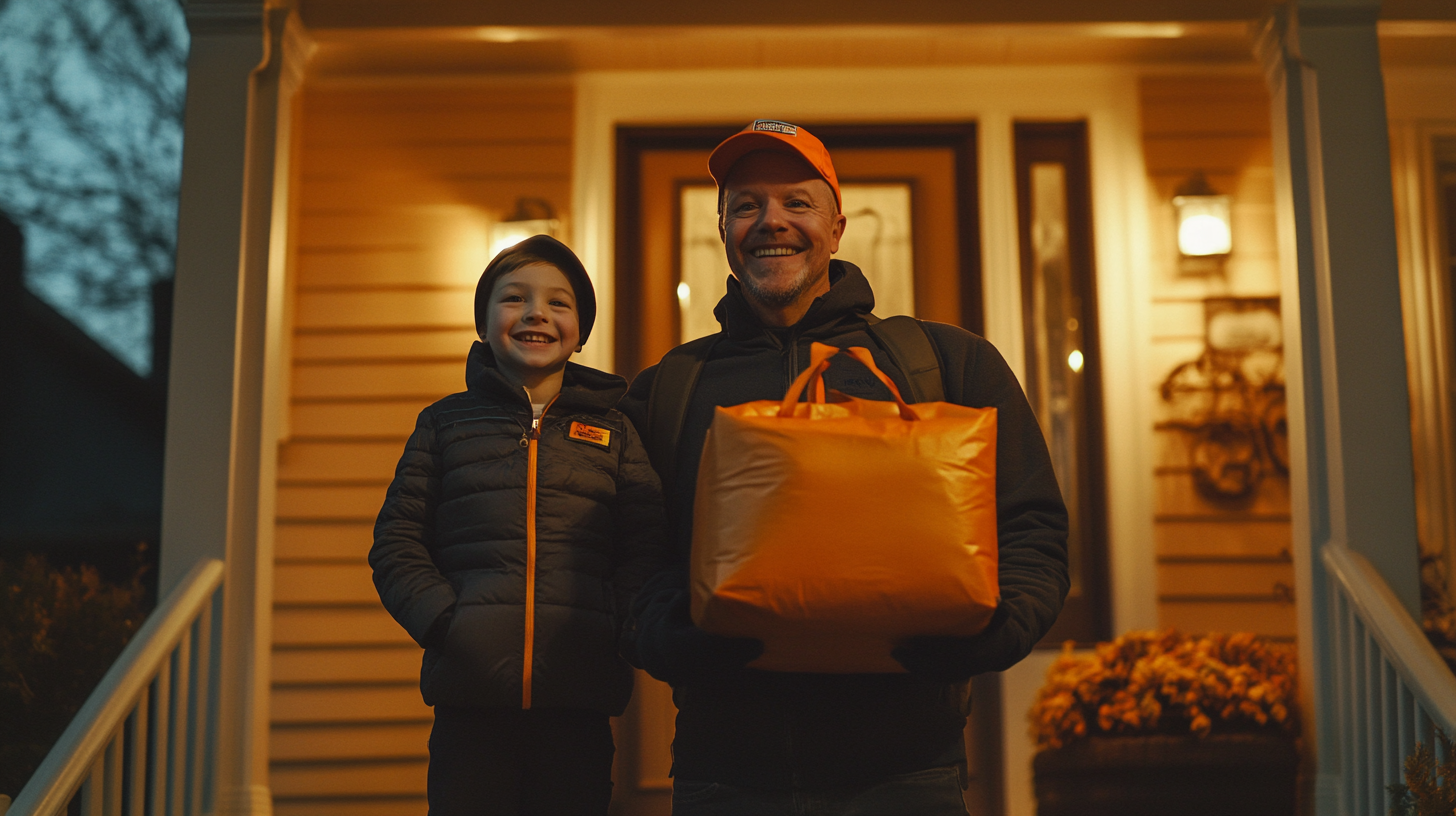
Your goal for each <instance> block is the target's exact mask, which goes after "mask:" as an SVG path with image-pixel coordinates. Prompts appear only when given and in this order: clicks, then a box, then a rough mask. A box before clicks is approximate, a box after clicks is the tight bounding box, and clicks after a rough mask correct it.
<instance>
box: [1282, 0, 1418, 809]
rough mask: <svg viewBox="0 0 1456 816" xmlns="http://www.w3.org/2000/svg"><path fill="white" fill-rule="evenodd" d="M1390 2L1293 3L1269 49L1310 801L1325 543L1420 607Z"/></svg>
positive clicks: (1330, 791)
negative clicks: (1385, 17)
mask: <svg viewBox="0 0 1456 816" xmlns="http://www.w3.org/2000/svg"><path fill="white" fill-rule="evenodd" d="M1379 11H1380V0H1295V2H1290V3H1287V4H1285V5H1283V6H1281V7H1279V8H1277V9H1276V10H1275V12H1274V13H1273V15H1272V16H1271V18H1270V19H1268V20H1266V21H1265V23H1264V25H1263V27H1262V30H1261V31H1260V43H1259V50H1260V53H1261V56H1262V58H1263V61H1264V65H1265V68H1266V71H1267V74H1268V78H1269V83H1270V89H1271V92H1272V98H1273V130H1274V163H1275V190H1276V196H1277V201H1278V207H1277V210H1278V213H1277V214H1278V219H1279V232H1280V235H1279V249H1280V261H1281V267H1282V269H1283V286H1282V290H1283V299H1284V310H1283V311H1284V315H1285V329H1284V346H1285V366H1286V379H1287V394H1288V409H1289V444H1290V467H1291V471H1292V472H1291V487H1292V496H1291V510H1292V513H1293V532H1294V541H1293V555H1294V565H1295V578H1296V582H1297V586H1296V593H1297V595H1296V602H1297V604H1298V611H1299V646H1300V650H1299V651H1300V675H1301V684H1302V685H1303V689H1302V692H1303V694H1302V698H1303V699H1304V700H1305V701H1307V703H1308V704H1309V706H1310V707H1311V708H1313V709H1314V710H1312V711H1306V712H1305V722H1306V728H1307V729H1310V730H1311V731H1313V732H1315V733H1309V734H1307V737H1309V738H1310V742H1309V744H1310V745H1311V746H1312V747H1314V748H1315V752H1314V753H1315V757H1314V760H1313V767H1311V768H1309V770H1310V771H1311V772H1313V773H1314V775H1315V791H1314V793H1315V811H1316V812H1317V813H1319V814H1334V813H1336V812H1337V808H1338V807H1339V798H1338V791H1337V788H1336V785H1337V784H1338V774H1339V752H1340V750H1341V746H1340V745H1338V742H1337V735H1336V734H1334V733H1333V728H1332V727H1330V726H1331V725H1332V724H1333V722H1334V714H1333V712H1334V708H1333V706H1334V704H1335V701H1334V700H1333V689H1332V684H1331V683H1329V682H1323V681H1327V680H1328V679H1329V678H1330V677H1331V676H1332V672H1331V667H1330V666H1331V664H1330V654H1331V650H1330V638H1331V630H1330V626H1331V622H1330V612H1329V607H1328V599H1327V597H1326V587H1327V584H1326V578H1325V571H1324V568H1323V563H1322V561H1321V559H1320V551H1321V550H1322V549H1323V548H1324V547H1348V548H1350V549H1351V550H1354V551H1356V552H1359V553H1360V554H1361V555H1363V556H1365V557H1366V558H1367V559H1369V560H1370V562H1371V563H1372V564H1374V565H1375V567H1376V568H1377V569H1378V570H1379V571H1380V574H1381V575H1382V576H1383V577H1384V579H1385V581H1386V582H1387V583H1388V584H1389V585H1390V587H1391V589H1392V590H1393V591H1394V592H1395V594H1396V595H1397V597H1399V598H1400V600H1401V602H1402V604H1403V605H1404V606H1405V608H1406V610H1407V611H1408V612H1410V614H1411V615H1412V616H1418V615H1419V608H1420V585H1419V566H1418V550H1417V541H1416V522H1415V494H1414V477H1413V473H1412V463H1411V436H1410V412H1409V407H1408V402H1409V400H1408V392H1407V390H1406V389H1407V385H1406V383H1407V380H1406V367H1405V345H1404V339H1403V333H1402V332H1403V329H1402V322H1401V311H1400V278H1399V272H1398V268H1397V263H1396V235H1395V215H1394V212H1395V210H1394V201H1393V194H1392V189H1391V176H1390V146H1389V137H1388V131H1387V126H1386V116H1385V91H1384V82H1383V78H1382V74H1381V69H1380V52H1379V43H1378V41H1377V38H1376V29H1375V23H1376V18H1377V16H1378V15H1379Z"/></svg>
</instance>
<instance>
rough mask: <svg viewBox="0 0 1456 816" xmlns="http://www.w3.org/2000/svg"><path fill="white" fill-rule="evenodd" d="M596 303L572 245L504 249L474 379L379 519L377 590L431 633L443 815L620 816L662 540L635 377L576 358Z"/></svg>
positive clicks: (419, 438) (489, 279) (407, 467)
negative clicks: (626, 401) (632, 661)
mask: <svg viewBox="0 0 1456 816" xmlns="http://www.w3.org/2000/svg"><path fill="white" fill-rule="evenodd" d="M595 317H596V297H595V294H594V292H593V290H592V285H591V280H590V278H588V277H587V274H586V270H585V269H584V268H582V265H581V261H579V260H578V259H577V257H576V256H575V255H574V254H573V253H572V252H571V250H570V249H568V248H567V247H566V246H565V245H564V244H562V243H561V242H559V241H556V240H555V239H553V238H550V237H548V236H545V235H537V236H535V237H533V238H528V239H526V240H525V241H523V242H521V243H519V244H517V245H515V246H514V247H511V248H509V249H507V250H504V251H503V252H501V253H500V254H499V255H497V256H496V257H495V259H494V260H492V261H491V262H490V265H489V266H487V267H486V268H485V272H484V273H483V274H482V275H481V277H480V282H479V284H478V285H477V287H476V291H475V325H476V333H477V334H478V335H479V336H480V340H481V341H480V342H478V343H475V344H474V345H473V346H472V347H471V349H470V355H469V358H468V360H467V362H466V369H465V380H466V385H467V387H468V390H466V391H464V392H461V393H459V394H452V395H451V396H448V397H445V398H444V399H442V400H440V401H439V402H436V403H435V404H434V405H431V406H430V407H428V408H426V409H425V410H424V411H423V412H421V413H420V416H419V420H418V421H417V423H416V425H415V431H414V433H413V434H412V435H411V436H410V439H409V441H408V442H407V443H406V444H405V450H404V455H403V456H401V457H400V461H399V466H398V468H397V469H396V471H395V477H394V481H393V483H391V484H390V486H389V492H388V494H387V495H386V497H385V500H384V507H383V508H382V509H381V510H380V512H379V519H378V521H377V522H376V524H375V527H374V546H373V548H372V549H371V550H370V551H369V563H370V565H371V566H373V568H374V584H375V586H376V587H377V588H378V590H379V597H380V599H381V600H382V601H383V602H384V606H385V607H386V608H387V609H388V610H389V612H390V614H391V615H393V616H394V618H395V620H397V621H398V622H399V623H400V625H402V626H403V627H404V628H405V629H406V630H407V631H408V632H409V634H410V636H411V637H413V638H414V639H415V640H416V641H417V642H418V643H419V644H420V645H421V646H423V647H425V656H424V665H423V668H422V669H421V673H420V690H421V692H422V693H423V694H424V698H425V703H426V704H428V705H432V706H434V707H435V724H434V728H433V729H432V731H431V733H430V768H429V781H428V794H429V802H430V814H431V816H454V814H471V815H472V816H475V815H476V814H487V813H489V814H516V813H531V814H547V813H561V814H590V813H598V814H605V813H606V812H607V804H608V802H609V800H610V798H611V789H612V782H611V765H612V754H613V751H614V748H613V745H612V734H611V730H610V727H609V723H608V718H609V717H610V716H615V715H619V714H621V713H622V711H623V709H624V708H625V707H626V705H627V700H628V698H629V697H630V696H631V693H632V673H631V669H630V668H629V666H628V665H627V663H626V662H625V661H624V660H623V659H622V657H621V656H620V655H619V654H618V636H619V634H620V625H621V621H622V618H623V616H624V615H625V614H626V611H627V609H628V604H629V603H630V601H631V599H632V596H633V594H634V593H635V592H636V591H637V589H638V588H639V587H640V586H641V584H642V581H643V580H644V579H645V578H646V577H647V576H648V575H650V574H652V572H653V571H655V570H656V569H657V568H658V567H659V566H660V565H661V563H662V562H663V559H664V557H665V551H664V549H663V548H664V546H665V545H664V522H663V516H662V498H661V493H660V489H659V486H658V481H657V476H656V474H655V473H654V472H653V470H652V467H651V465H649V464H648V461H647V453H646V451H645V450H644V449H643V447H642V443H641V441H640V440H639V438H638V436H637V432H636V431H635V430H634V429H633V428H632V425H631V423H629V422H628V421H627V420H626V418H625V417H623V416H622V415H621V414H620V413H618V412H617V411H616V410H615V409H613V407H612V406H613V405H615V404H616V402H617V398H618V397H620V396H621V395H622V393H623V392H624V391H625V390H626V388H627V383H626V381H625V380H623V379H622V378H621V377H617V376H615V375H612V374H607V373H604V372H601V371H597V370H595V369H591V368H587V367H585V366H579V365H576V364H575V363H568V362H567V359H568V358H569V357H570V356H571V354H572V353H573V352H574V351H580V350H581V344H582V343H584V342H586V338H587V336H588V335H589V334H590V333H591V328H592V322H593V320H594V319H595Z"/></svg>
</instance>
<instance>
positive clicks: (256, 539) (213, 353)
mask: <svg viewBox="0 0 1456 816" xmlns="http://www.w3.org/2000/svg"><path fill="white" fill-rule="evenodd" d="M266 5H268V6H282V5H284V4H283V3H280V2H276V0H270V2H268V3H266ZM186 14H187V24H188V29H189V30H190V32H191V36H192V46H191V52H190V54H189V56H188V65H187V69H188V77H187V104H186V115H185V119H184V128H183V138H184V142H183V156H182V188H181V200H180V204H179V211H180V214H179V218H178V236H177V272H176V284H175V287H176V288H175V301H174V307H173V308H174V316H173V324H172V326H173V328H172V351H171V362H170V373H169V376H170V386H169V392H168V401H167V420H168V421H167V447H166V465H165V467H166V470H165V481H164V488H163V505H162V543H161V574H160V576H159V577H160V581H159V591H160V592H161V593H162V594H165V593H167V592H168V591H170V590H171V589H172V588H173V587H174V586H176V584H177V583H178V581H179V580H180V579H181V577H182V576H183V575H184V574H185V572H186V571H187V569H188V568H189V567H190V566H191V565H192V564H194V563H195V562H196V561H197V560H198V559H201V558H221V559H223V560H224V561H225V563H226V572H225V573H224V591H223V600H222V610H221V615H220V622H219V629H218V631H219V632H220V644H221V657H220V665H219V666H218V669H217V672H218V673H217V677H218V699H217V701H216V707H215V711H216V718H215V723H216V728H217V737H218V755H217V757H216V764H215V765H213V766H212V767H211V769H210V770H211V771H214V772H215V775H213V776H212V777H211V782H212V784H211V785H210V786H209V788H210V790H211V791H212V798H213V801H212V802H211V803H210V807H209V806H208V804H207V803H205V804H204V808H205V809H206V810H207V811H208V812H211V813H217V814H250V815H257V816H261V815H262V814H270V813H271V812H272V799H271V797H270V795H269V790H268V785H267V780H268V744H267V740H268V656H269V628H270V622H271V607H272V560H273V552H272V545H271V542H272V513H273V501H272V489H273V488H272V485H271V481H272V474H273V461H274V459H275V458H276V452H275V445H274V444H273V442H272V440H270V439H269V436H270V434H272V433H274V432H275V431H274V427H275V425H276V423H275V422H273V421H272V416H271V414H270V412H269V411H268V410H267V405H266V403H265V397H266V395H267V394H268V393H270V391H271V389H268V388H267V379H268V376H269V375H270V373H271V374H272V376H277V375H276V372H270V370H269V369H270V367H269V366H268V365H267V359H268V355H267V353H266V348H267V346H268V343H267V337H268V332H269V328H270V320H269V311H270V305H272V304H270V285H269V284H270V281H269V277H270V276H269V245H270V240H271V237H270V232H271V231H272V230H271V229H270V227H271V223H272V220H273V219H272V212H273V208H274V205H273V186H274V177H275V166H274V165H275V161H274V157H275V152H276V146H277V141H278V138H277V130H278V129H277V121H278V108H279V77H280V73H281V71H280V63H281V61H282V56H283V55H282V52H283V50H284V49H282V48H281V47H280V43H281V40H282V35H283V30H284V21H285V19H286V17H287V14H288V9H287V8H270V9H268V10H266V11H265V2H264V0H252V2H214V1H213V0H192V1H191V2H189V3H188V4H187V7H186ZM275 277H276V276H275ZM277 285H278V283H277V281H275V282H274V286H273V288H275V289H276V288H277ZM272 301H273V303H277V302H278V298H277V297H276V295H275V296H274V297H273V299H272ZM276 310H277V309H276V306H274V307H273V311H276ZM271 323H272V326H273V327H274V331H276V330H277V329H276V327H277V325H278V323H279V321H278V319H277V317H276V316H275V317H274V318H273V319H272V321H271Z"/></svg>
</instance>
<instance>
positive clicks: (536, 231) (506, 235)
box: [490, 218, 561, 258]
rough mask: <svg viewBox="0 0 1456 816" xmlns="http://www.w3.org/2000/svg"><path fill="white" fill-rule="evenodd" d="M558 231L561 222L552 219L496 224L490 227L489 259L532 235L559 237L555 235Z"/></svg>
mask: <svg viewBox="0 0 1456 816" xmlns="http://www.w3.org/2000/svg"><path fill="white" fill-rule="evenodd" d="M560 229H561V222H560V221H557V220H556V219H554V218H535V219H530V220H521V221H500V222H497V223H495V224H492V225H491V227H490V257H492V258H494V257H495V256H496V255H498V254H500V252H501V250H504V249H509V248H511V247H513V246H515V245H516V244H519V243H520V242H522V241H524V240H526V239H527V238H530V237H531V236H533V235H550V236H551V237H552V238H556V237H559V236H558V235H557V234H556V233H557V232H558V231H559V230H560Z"/></svg>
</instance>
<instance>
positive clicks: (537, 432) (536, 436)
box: [521, 391, 556, 709]
mask: <svg viewBox="0 0 1456 816" xmlns="http://www.w3.org/2000/svg"><path fill="white" fill-rule="evenodd" d="M530 397H531V392H529V391H527V392H526V401H527V402H530ZM553 402H556V398H555V397H552V398H551V401H550V402H547V403H546V407H545V408H542V409H541V416H540V418H537V419H532V420H531V430H530V432H528V433H527V434H526V648H525V663H524V665H523V666H522V668H521V708H523V709H527V708H530V707H531V663H532V662H534V660H535V652H536V457H537V453H536V450H537V444H538V443H539V442H540V440H541V422H542V421H543V420H545V419H546V412H547V411H549V410H551V403H553Z"/></svg>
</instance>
